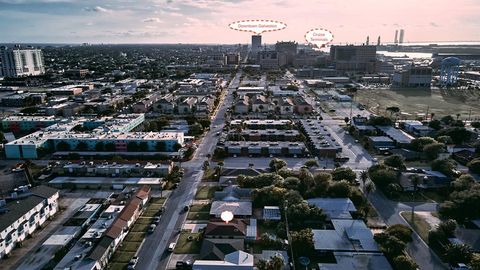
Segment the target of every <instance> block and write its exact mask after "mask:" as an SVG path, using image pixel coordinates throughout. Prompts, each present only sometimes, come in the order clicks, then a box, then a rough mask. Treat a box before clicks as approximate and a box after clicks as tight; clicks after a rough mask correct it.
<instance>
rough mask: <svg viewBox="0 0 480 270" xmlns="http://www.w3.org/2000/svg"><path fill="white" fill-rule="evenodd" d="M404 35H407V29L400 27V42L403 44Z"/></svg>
mask: <svg viewBox="0 0 480 270" xmlns="http://www.w3.org/2000/svg"><path fill="white" fill-rule="evenodd" d="M404 37H405V30H403V29H400V37H399V38H398V43H400V44H403V38H404Z"/></svg>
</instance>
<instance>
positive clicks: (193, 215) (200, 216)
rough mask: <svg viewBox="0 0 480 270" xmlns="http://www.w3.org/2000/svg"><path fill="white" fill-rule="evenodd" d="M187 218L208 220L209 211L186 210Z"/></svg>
mask: <svg viewBox="0 0 480 270" xmlns="http://www.w3.org/2000/svg"><path fill="white" fill-rule="evenodd" d="M187 219H188V220H209V219H210V212H188V215H187Z"/></svg>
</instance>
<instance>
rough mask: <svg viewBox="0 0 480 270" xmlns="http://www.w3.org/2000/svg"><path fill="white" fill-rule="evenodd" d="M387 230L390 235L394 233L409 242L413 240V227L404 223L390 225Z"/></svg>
mask: <svg viewBox="0 0 480 270" xmlns="http://www.w3.org/2000/svg"><path fill="white" fill-rule="evenodd" d="M385 232H386V233H387V234H389V235H393V236H395V237H397V238H398V239H400V240H401V241H403V242H404V243H409V242H411V241H412V229H410V228H409V227H407V226H405V225H402V224H394V225H392V226H390V227H388V228H387V229H386V230H385Z"/></svg>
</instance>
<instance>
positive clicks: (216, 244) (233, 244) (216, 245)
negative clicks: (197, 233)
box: [200, 239, 244, 261]
mask: <svg viewBox="0 0 480 270" xmlns="http://www.w3.org/2000/svg"><path fill="white" fill-rule="evenodd" d="M243 242H244V241H243V239H204V240H203V244H202V248H201V249H200V250H201V252H200V258H201V259H202V260H219V261H223V259H224V258H225V255H227V254H230V253H232V252H235V251H237V250H243V246H244V243H243Z"/></svg>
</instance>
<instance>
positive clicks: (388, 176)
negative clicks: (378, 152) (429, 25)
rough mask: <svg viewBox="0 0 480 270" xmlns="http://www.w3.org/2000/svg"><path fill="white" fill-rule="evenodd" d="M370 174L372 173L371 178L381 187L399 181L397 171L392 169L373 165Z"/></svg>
mask: <svg viewBox="0 0 480 270" xmlns="http://www.w3.org/2000/svg"><path fill="white" fill-rule="evenodd" d="M368 174H369V175H370V179H372V181H373V182H374V183H375V184H377V185H378V186H379V187H380V188H381V189H382V188H384V187H386V186H387V185H388V184H391V183H396V182H397V173H396V172H395V171H392V170H391V169H386V168H381V167H374V166H372V167H371V168H370V169H369V172H368Z"/></svg>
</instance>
